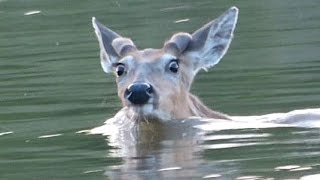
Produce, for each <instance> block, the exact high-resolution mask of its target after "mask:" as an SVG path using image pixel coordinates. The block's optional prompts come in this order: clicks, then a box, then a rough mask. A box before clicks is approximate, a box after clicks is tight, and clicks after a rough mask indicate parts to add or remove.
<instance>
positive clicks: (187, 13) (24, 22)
mask: <svg viewBox="0 0 320 180" xmlns="http://www.w3.org/2000/svg"><path fill="white" fill-rule="evenodd" d="M230 6H237V7H238V8H239V9H240V14H239V21H238V26H237V28H236V32H235V38H234V40H233V42H232V45H231V47H230V49H229V52H228V53H227V55H226V56H225V57H224V58H223V60H222V61H221V62H220V64H219V65H217V66H216V67H214V68H213V69H211V70H210V71H209V72H206V73H205V72H201V73H200V74H199V75H198V76H197V77H196V79H195V82H194V84H193V87H192V90H191V91H192V92H194V94H196V95H198V96H199V97H200V98H201V99H202V100H203V101H204V102H205V103H206V104H207V105H208V106H209V107H211V108H214V109H216V110H219V111H222V112H225V113H227V114H231V115H260V114H267V113H275V112H287V111H291V110H294V109H304V108H316V107H319V101H320V93H319V92H320V21H319V19H320V8H319V7H320V3H319V1H318V0H307V1H300V0H282V1H278V0H268V1H267V0H260V1H256V0H247V1H231V0H228V1H217V0H215V1H212V0H201V1H190V0H188V1H179V0H173V1H169V0H164V1H157V0H151V1H146V0H138V1H125V0H118V1H103V0H96V1H84V0H81V1H79V0H69V1H63V0H56V1H49V0H28V1H24V0H0V22H1V23H0V145H1V148H0V179H19V180H20V179H192V178H193V179H201V178H205V179H206V178H212V179H214V178H215V179H237V178H238V179H241V178H242V179H245V178H247V179H267V178H271V179H272V178H273V179H299V178H301V177H304V178H306V176H308V175H313V174H318V173H319V172H320V160H319V159H320V139H319V137H320V131H319V129H317V128H297V127H296V128H293V127H272V128H246V129H232V128H231V129H228V128H225V129H224V130H219V131H218V130H216V131H212V132H209V133H207V134H196V133H195V134H194V132H192V133H190V134H191V136H185V134H184V132H176V131H175V129H174V130H172V129H169V130H166V128H164V129H162V130H161V133H158V134H162V135H161V136H157V135H155V139H153V141H152V142H147V143H142V144H139V145H136V146H134V147H133V146H126V147H123V146H120V148H119V146H115V145H114V144H113V143H112V141H111V139H110V138H108V136H102V135H88V134H86V133H79V131H80V132H81V130H84V129H90V128H93V127H97V126H100V125H102V124H103V122H104V121H105V120H106V119H108V118H111V117H113V115H114V114H115V113H116V112H117V111H118V110H119V109H120V108H121V104H120V101H119V99H118V97H117V94H116V85H115V82H114V77H113V75H112V74H109V75H106V74H104V73H103V71H102V69H101V67H100V62H99V52H98V51H99V50H98V43H97V40H96V38H95V35H94V32H93V28H92V26H91V17H92V16H95V17H97V18H98V19H99V20H100V21H101V22H102V23H104V24H106V25H107V26H108V27H110V28H111V29H113V30H115V31H117V32H119V33H120V34H122V35H124V36H128V37H132V38H133V40H134V41H135V43H136V44H137V45H138V46H139V47H142V48H146V47H153V48H159V47H161V46H162V44H163V42H164V41H165V40H167V39H168V38H169V37H170V36H171V35H172V34H173V33H174V32H178V31H187V32H192V31H194V30H196V29H198V28H199V27H201V26H202V25H203V24H205V23H206V22H208V21H210V20H212V19H213V18H215V17H217V16H218V15H219V14H221V13H222V12H224V11H225V10H226V9H228V8H229V7H230ZM77 132H78V133H77ZM156 134H157V133H156ZM163 134H166V135H163ZM170 135H172V136H170ZM193 135H194V136H193ZM159 137H160V138H159ZM157 138H158V139H157ZM121 147H122V148H123V149H121ZM309 177H310V176H309ZM318 179H319V177H318Z"/></svg>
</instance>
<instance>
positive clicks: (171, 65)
mask: <svg viewBox="0 0 320 180" xmlns="http://www.w3.org/2000/svg"><path fill="white" fill-rule="evenodd" d="M168 68H169V70H170V71H171V72H173V73H177V72H178V70H179V61H178V60H177V59H174V60H172V61H170V63H169V66H168Z"/></svg>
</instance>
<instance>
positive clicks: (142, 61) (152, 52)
mask: <svg viewBox="0 0 320 180" xmlns="http://www.w3.org/2000/svg"><path fill="white" fill-rule="evenodd" d="M172 59H176V57H175V56H174V55H171V54H168V53H165V52H164V51H162V50H161V49H160V50H159V49H145V50H142V51H136V52H134V53H131V54H129V55H128V56H126V57H124V58H123V59H122V60H121V61H123V62H127V63H128V64H129V65H132V66H134V65H148V64H149V65H152V66H155V65H162V64H166V63H167V62H168V61H170V60H172Z"/></svg>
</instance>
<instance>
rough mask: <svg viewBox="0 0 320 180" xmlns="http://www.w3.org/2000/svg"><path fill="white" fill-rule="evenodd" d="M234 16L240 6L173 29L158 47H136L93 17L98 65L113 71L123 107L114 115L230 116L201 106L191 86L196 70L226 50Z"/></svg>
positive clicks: (162, 118) (136, 117)
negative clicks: (187, 28)
mask: <svg viewBox="0 0 320 180" xmlns="http://www.w3.org/2000/svg"><path fill="white" fill-rule="evenodd" d="M237 19H238V8H236V7H231V8H229V9H228V10H227V11H225V12H224V13H223V14H222V15H221V16H219V17H218V18H216V19H214V20H212V21H210V22H209V23H207V24H205V25H204V26H203V27H201V28H200V29H198V30H196V31H195V32H193V33H192V34H190V33H186V32H178V33H176V34H174V35H173V36H172V37H171V38H170V39H169V40H168V41H166V42H165V43H164V45H163V47H162V48H161V49H152V48H147V49H143V50H139V49H138V48H137V46H136V45H135V44H134V42H133V41H132V40H131V39H130V38H127V37H123V36H121V35H119V34H118V33H116V32H114V31H112V30H111V29H109V28H107V27H106V26H104V25H103V24H101V23H100V22H99V21H98V20H97V19H96V18H95V17H93V18H92V25H93V28H94V30H95V34H96V37H97V39H98V42H99V47H100V59H101V66H102V68H103V70H104V72H106V73H114V74H115V76H116V84H117V90H118V91H117V94H118V96H119V98H120V99H121V102H122V106H123V107H122V109H121V110H120V111H119V112H118V113H117V114H116V115H115V117H119V116H122V117H126V118H125V119H129V121H134V122H141V121H145V120H147V121H150V120H157V121H160V122H161V121H170V120H173V119H187V118H189V117H192V116H197V117H203V118H213V119H224V120H231V118H230V116H229V115H226V114H224V113H221V112H218V111H214V110H211V109H210V108H208V107H207V106H206V105H204V103H202V101H201V100H200V99H199V98H198V97H197V96H195V95H193V94H192V93H191V92H190V88H191V85H192V82H193V80H194V77H195V76H196V75H197V73H198V72H199V71H200V70H202V69H204V70H207V69H208V68H211V67H213V66H215V65H216V64H218V63H219V61H220V60H221V59H222V57H223V56H224V55H225V54H226V52H227V50H228V48H229V46H230V43H231V41H232V38H233V34H234V30H235V27H236V23H237Z"/></svg>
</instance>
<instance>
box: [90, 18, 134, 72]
mask: <svg viewBox="0 0 320 180" xmlns="http://www.w3.org/2000/svg"><path fill="white" fill-rule="evenodd" d="M92 25H93V27H94V30H95V33H96V36H97V38H98V41H99V46H100V58H101V66H102V68H103V70H104V71H105V72H107V73H108V72H111V71H112V65H113V64H115V63H117V62H118V61H119V59H120V58H121V57H123V56H125V53H127V52H129V51H132V50H136V46H135V45H134V44H133V42H132V41H131V40H130V39H128V38H124V37H121V36H120V35H119V34H117V33H115V32H113V31H112V30H110V29H109V28H107V27H105V26H104V25H103V24H101V23H100V22H98V21H97V20H96V18H95V17H93V18H92Z"/></svg>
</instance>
